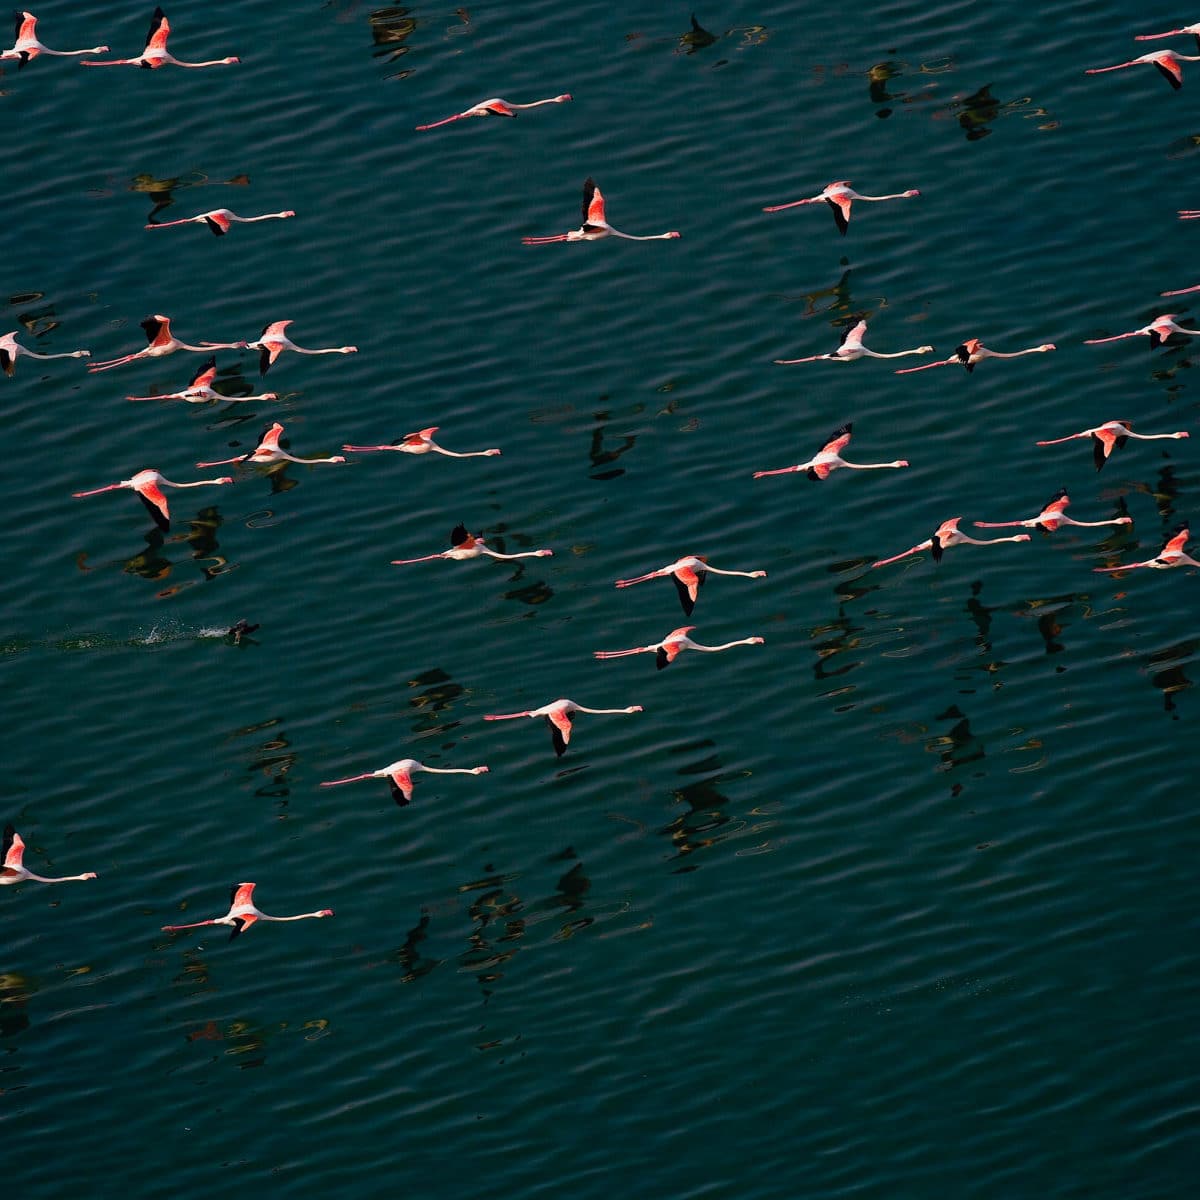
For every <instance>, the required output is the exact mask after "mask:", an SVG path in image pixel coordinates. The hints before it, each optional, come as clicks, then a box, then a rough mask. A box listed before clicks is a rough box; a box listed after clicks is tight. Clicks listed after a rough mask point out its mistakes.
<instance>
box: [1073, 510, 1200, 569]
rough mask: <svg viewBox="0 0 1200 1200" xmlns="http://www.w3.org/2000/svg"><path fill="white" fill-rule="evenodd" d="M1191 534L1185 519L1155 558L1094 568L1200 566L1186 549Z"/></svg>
mask: <svg viewBox="0 0 1200 1200" xmlns="http://www.w3.org/2000/svg"><path fill="white" fill-rule="evenodd" d="M1190 536H1191V534H1190V531H1189V529H1188V526H1187V522H1186V521H1185V522H1184V523H1183V524H1182V525H1178V526H1176V529H1175V533H1174V534H1173V535H1172V536H1171V537H1170V538H1169V539H1168V540H1167V543H1166V545H1164V546H1163V548H1162V549H1161V550H1160V551H1159V552H1158V554H1157V555H1156V556H1155V557H1154V558H1148V559H1147V560H1146V561H1145V562H1134V563H1123V564H1122V565H1121V566H1119V567H1093V568H1092V570H1094V571H1098V572H1100V573H1101V574H1112V573H1114V572H1116V571H1132V570H1133V569H1135V568H1137V567H1145V568H1148V569H1149V570H1152V571H1165V570H1169V569H1170V568H1172V567H1200V562H1197V561H1196V560H1195V559H1194V558H1192V557H1191V555H1189V554H1188V553H1187V552H1186V551H1185V550H1184V547H1185V546H1186V545H1187V543H1188V538H1189V537H1190Z"/></svg>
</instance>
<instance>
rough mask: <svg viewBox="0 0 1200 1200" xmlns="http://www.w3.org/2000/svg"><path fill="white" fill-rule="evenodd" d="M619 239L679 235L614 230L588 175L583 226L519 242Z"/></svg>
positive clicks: (645, 239)
mask: <svg viewBox="0 0 1200 1200" xmlns="http://www.w3.org/2000/svg"><path fill="white" fill-rule="evenodd" d="M609 236H612V237H619V238H624V239H625V240H626V241H629V242H654V241H659V240H661V239H664V238H677V237H678V236H679V234H678V233H677V232H676V231H675V230H672V231H671V232H670V233H647V234H642V235H640V236H639V235H635V234H632V233H622V232H621V231H620V230H619V229H614V228H613V227H612V226H611V225H610V224H609V223H608V222H607V221H606V220H605V219H604V197H603V196H602V195H601V194H600V189H599V188H598V187H597V186H596V181H595V180H594V179H593V178H592V177H591V176H590V175H589V176H588V178H587V179H586V180H585V181H584V184H583V224H582V225H581V226H580V227H579V228H578V229H572V230H571V232H570V233H555V234H552V235H551V236H550V237H523V238H522V239H521V241H522V242H523V243H524V244H525V245H526V246H545V245H548V244H549V243H550V242H594V241H597V240H599V239H600V238H603V237H609Z"/></svg>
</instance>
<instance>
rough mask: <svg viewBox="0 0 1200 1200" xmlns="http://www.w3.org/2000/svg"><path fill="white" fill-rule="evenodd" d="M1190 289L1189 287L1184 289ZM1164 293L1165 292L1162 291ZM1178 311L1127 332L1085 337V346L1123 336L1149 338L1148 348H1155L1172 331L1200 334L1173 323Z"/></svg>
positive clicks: (1191, 334)
mask: <svg viewBox="0 0 1200 1200" xmlns="http://www.w3.org/2000/svg"><path fill="white" fill-rule="evenodd" d="M1186 290H1189V291H1190V290H1191V289H1186ZM1164 294H1165V293H1164ZM1178 315H1179V314H1178V313H1163V314H1162V316H1161V317H1155V318H1154V320H1153V321H1151V322H1150V324H1149V325H1143V326H1142V327H1141V328H1140V329H1131V330H1130V331H1129V332H1128V333H1114V334H1113V335H1112V337H1102V338H1085V339H1084V343H1083V344H1084V345H1085V346H1100V345H1103V344H1104V343H1105V342H1120V341H1123V340H1124V339H1125V338H1134V337H1148V338H1149V339H1150V348H1151V349H1152V350H1157V349H1158V347H1159V346H1165V345H1166V344H1167V338H1169V337H1170V336H1171V334H1173V333H1183V334H1186V335H1187V336H1188V337H1198V336H1200V329H1184V327H1183V326H1182V325H1177V324H1176V323H1175V318H1176V317H1177V316H1178Z"/></svg>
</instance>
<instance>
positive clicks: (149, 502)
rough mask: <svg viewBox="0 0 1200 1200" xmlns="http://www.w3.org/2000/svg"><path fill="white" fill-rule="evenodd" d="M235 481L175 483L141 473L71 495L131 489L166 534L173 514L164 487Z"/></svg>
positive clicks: (227, 478)
mask: <svg viewBox="0 0 1200 1200" xmlns="http://www.w3.org/2000/svg"><path fill="white" fill-rule="evenodd" d="M232 482H233V480H232V479H231V478H230V477H229V476H228V475H223V476H222V477H221V478H220V479H197V480H196V481H195V483H175V482H174V481H172V480H170V479H167V478H166V477H165V476H162V475H160V474H159V473H158V472H157V471H151V470H146V471H139V472H138V473H137V474H136V475H134V476H133V477H132V478H131V479H122V480H121V481H120V483H109V484H106V485H105V486H104V487H98V488H92V489H91V490H90V491H87V492H72V493H71V495H72V496H74V497H75V498H76V499H77V500H78V499H80V498H81V497H83V496H98V495H99V494H100V493H101V492H113V491H116V490H117V489H118V488H129V490H130V491H133V492H137V495H138V499H139V500H141V502H142V503H143V504H144V505H145V506H146V511H147V512H149V514H150V515H151V516H152V517H153V518H154V523H155V525H157V526H158V527H159V529H161V530H162V531H163V533H166V532H167V531H168V530H169V529H170V528H171V512H170V509H169V508H168V507H167V497H166V496H165V494H164V493H163V490H162V489H163V488H164V487H173V488H194V487H216V486H218V485H220V484H226V483H232Z"/></svg>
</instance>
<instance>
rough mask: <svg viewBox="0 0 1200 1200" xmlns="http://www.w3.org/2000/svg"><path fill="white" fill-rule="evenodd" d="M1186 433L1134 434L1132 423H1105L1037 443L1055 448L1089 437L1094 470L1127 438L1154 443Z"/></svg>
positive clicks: (1185, 435) (1098, 468)
mask: <svg viewBox="0 0 1200 1200" xmlns="http://www.w3.org/2000/svg"><path fill="white" fill-rule="evenodd" d="M1187 436H1188V434H1187V431H1186V430H1181V431H1180V432H1179V433H1134V432H1133V429H1132V423H1131V422H1129V421H1105V422H1104V424H1103V425H1097V426H1096V427H1095V428H1094V429H1084V430H1082V431H1080V432H1079V433H1069V434H1067V436H1066V437H1060V438H1050V439H1049V440H1048V441H1045V442H1038V445H1039V446H1057V445H1058V444H1059V443H1060V442H1073V441H1075V439H1076V438H1085V437H1090V438H1091V439H1092V461H1093V462H1094V463H1095V464H1096V470H1097V471H1099V470H1100V468H1101V467H1103V466H1104V464H1105V463H1106V462H1107V461H1108V456H1109V455H1110V454H1111V453H1112V452H1113V447H1114V446H1115V447H1116V448H1117V449H1118V450H1120V449H1122V448H1123V447H1124V445H1125V443H1126V441H1127V440H1128V439H1129V438H1136V439H1137V440H1138V441H1141V442H1154V441H1158V440H1160V439H1162V438H1185V437H1187Z"/></svg>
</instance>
